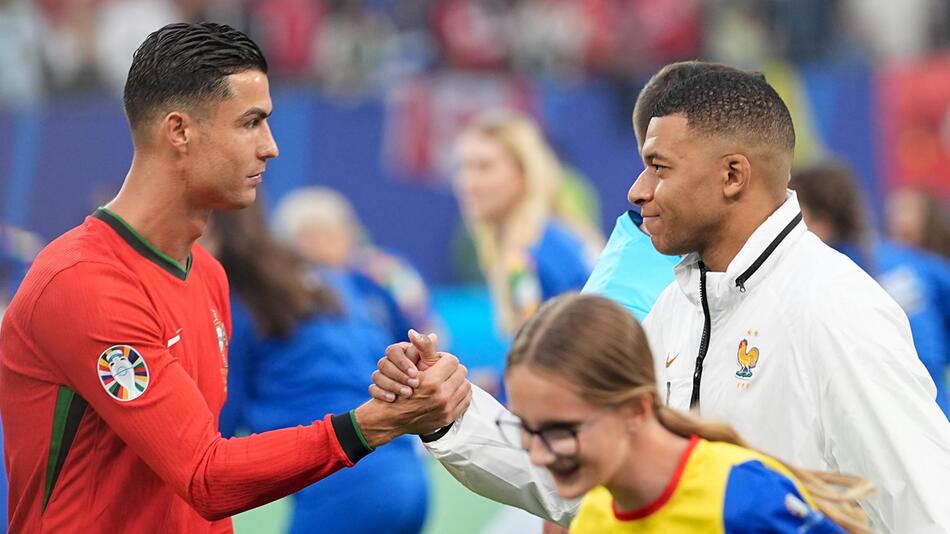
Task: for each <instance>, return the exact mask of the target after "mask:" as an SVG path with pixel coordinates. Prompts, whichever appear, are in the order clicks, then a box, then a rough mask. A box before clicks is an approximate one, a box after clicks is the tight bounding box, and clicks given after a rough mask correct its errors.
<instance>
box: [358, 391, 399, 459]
mask: <svg viewBox="0 0 950 534" xmlns="http://www.w3.org/2000/svg"><path fill="white" fill-rule="evenodd" d="M385 408H386V406H384V405H383V403H381V402H380V401H377V400H370V401H368V402H365V403H363V404H362V405H361V406H360V407H359V408H357V409H355V410H352V411H351V412H350V414H351V416H352V418H353V426H354V428H355V429H356V431H357V433H358V435H359V436H360V437H361V439H362V442H363V443H364V444H365V446H366V447H367V448H369V449H370V450H373V449H376V448H377V447H380V446H381V445H385V444H387V443H389V442H390V441H392V440H394V439H396V438H397V437H399V436H400V435H402V432H400V431H399V429H398V428H396V427H395V426H394V425H393V418H392V415H391V414H387V413H386V410H385Z"/></svg>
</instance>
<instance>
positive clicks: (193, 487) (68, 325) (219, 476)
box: [31, 263, 366, 519]
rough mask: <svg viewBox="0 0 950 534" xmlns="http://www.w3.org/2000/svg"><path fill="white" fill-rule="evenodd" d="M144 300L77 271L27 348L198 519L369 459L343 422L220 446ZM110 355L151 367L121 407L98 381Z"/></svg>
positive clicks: (109, 272) (56, 283)
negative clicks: (118, 350)
mask: <svg viewBox="0 0 950 534" xmlns="http://www.w3.org/2000/svg"><path fill="white" fill-rule="evenodd" d="M142 293H143V288H141V287H140V286H139V285H138V284H137V282H136V281H134V280H131V279H129V278H128V277H127V276H126V275H124V274H123V273H121V272H119V271H118V270H116V269H114V268H112V267H110V266H107V265H104V264H96V263H80V264H78V265H76V266H74V267H71V268H69V269H68V270H66V271H63V272H61V273H59V274H58V275H57V277H56V278H55V279H53V280H52V282H50V284H49V285H48V286H47V287H46V288H45V290H44V292H43V295H42V296H40V297H39V299H38V301H37V303H36V306H35V308H34V312H33V320H32V321H31V324H32V328H33V335H32V339H33V340H34V342H35V343H36V345H37V349H38V350H37V353H38V354H39V355H41V357H43V358H46V359H47V360H48V361H46V362H40V363H41V364H45V365H47V366H49V367H50V369H51V370H52V371H53V372H54V373H57V374H58V375H60V380H61V381H62V382H61V383H63V384H65V385H66V386H67V387H69V388H70V389H72V390H73V391H74V392H75V393H76V394H78V395H79V396H80V397H82V399H84V400H85V401H86V402H88V405H89V407H90V408H91V409H92V410H93V411H94V412H95V415H97V416H98V417H99V418H101V419H102V420H103V421H104V422H105V424H106V425H108V428H109V429H110V430H111V431H113V432H115V433H116V434H117V435H118V436H119V437H120V438H121V439H122V440H123V441H124V442H125V443H126V444H127V445H128V447H129V448H130V449H131V450H133V451H134V452H135V453H136V454H137V455H138V456H139V457H140V458H141V459H142V460H143V461H144V462H145V463H146V464H147V465H148V466H149V467H150V468H151V469H152V470H154V471H155V473H157V474H158V476H159V477H160V478H161V479H162V480H163V481H165V483H167V484H168V485H169V486H170V487H171V488H172V489H173V490H174V491H175V492H176V493H177V494H178V495H179V496H181V497H182V498H183V499H184V500H185V501H186V502H188V503H189V504H190V505H191V506H192V507H193V508H195V510H197V511H198V513H200V514H201V515H202V516H203V517H205V518H207V519H218V518H223V517H226V516H230V515H233V514H235V513H238V512H241V511H243V510H247V509H249V508H252V507H255V506H259V505H261V504H264V503H266V502H269V501H271V500H274V499H277V498H280V497H282V496H285V495H288V494H290V493H293V492H295V491H297V490H299V489H301V488H303V487H304V486H307V485H309V484H311V483H313V482H315V481H317V480H320V479H321V478H323V477H326V476H327V475H330V474H331V473H333V472H335V471H337V470H339V469H341V468H344V467H348V466H351V465H353V463H354V462H355V461H357V460H358V459H359V458H360V457H361V456H363V455H365V454H366V450H365V448H363V446H362V444H361V443H360V440H359V436H358V435H357V431H356V429H355V426H354V423H353V422H352V421H351V419H350V417H349V415H348V414H341V415H337V416H330V415H327V416H326V417H324V418H323V419H322V420H317V421H315V422H314V423H313V424H311V425H309V426H300V427H296V428H287V429H282V430H277V431H273V432H267V433H263V434H259V435H252V436H249V437H245V438H232V439H225V438H222V437H221V435H220V434H219V433H218V429H217V428H216V427H215V417H214V414H213V413H212V411H211V409H210V408H209V406H208V404H207V402H206V400H205V397H204V396H203V395H202V392H201V390H200V388H199V386H198V384H197V383H196V380H195V379H194V378H193V377H192V376H191V375H189V373H188V372H187V371H186V369H185V368H184V366H183V364H182V362H181V361H179V359H178V358H176V357H175V356H174V355H172V353H171V352H170V349H169V348H168V347H167V346H166V342H165V340H164V339H163V337H162V335H161V325H159V324H158V323H157V320H156V319H155V317H154V314H153V313H151V312H150V309H149V300H148V299H147V298H143V297H142ZM186 342H187V341H184V342H182V343H186ZM116 346H120V347H127V349H122V350H126V351H127V353H128V354H129V355H130V356H129V357H131V355H132V354H133V353H134V355H135V358H136V361H138V360H139V359H141V360H143V361H144V362H145V364H146V365H147V373H148V381H147V384H146V386H145V388H144V390H143V391H141V393H139V394H137V395H130V396H129V398H128V399H125V400H121V399H120V397H118V396H116V395H115V394H114V393H111V394H110V391H109V390H108V389H107V387H106V384H105V383H104V382H103V381H102V379H100V376H102V371H101V369H102V367H101V365H102V363H101V359H100V355H101V354H111V350H110V349H113V348H114V347H116ZM107 351H109V352H107ZM198 356H199V357H202V356H203V355H198ZM207 356H208V357H211V358H218V357H219V355H218V354H209V355H207ZM97 361H98V362H100V363H99V366H100V367H99V369H100V371H99V372H98V373H97V371H96V369H97ZM215 378H218V379H219V377H215ZM219 384H220V383H219ZM219 387H220V386H219Z"/></svg>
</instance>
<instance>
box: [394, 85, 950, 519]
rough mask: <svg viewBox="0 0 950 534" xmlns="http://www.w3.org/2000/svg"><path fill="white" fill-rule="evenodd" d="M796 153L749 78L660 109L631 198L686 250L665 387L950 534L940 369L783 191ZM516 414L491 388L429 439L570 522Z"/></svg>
mask: <svg viewBox="0 0 950 534" xmlns="http://www.w3.org/2000/svg"><path fill="white" fill-rule="evenodd" d="M793 147H794V131H793V128H792V122H791V117H790V116H789V113H788V110H787V108H786V107H785V104H784V103H783V102H782V100H781V98H780V97H779V96H778V95H777V94H776V93H775V91H774V90H773V89H772V88H771V87H770V86H769V85H768V84H767V83H765V82H764V81H763V80H761V79H759V78H756V77H754V76H751V75H749V74H746V73H742V72H738V71H719V72H708V73H704V74H700V75H697V76H694V77H692V78H689V79H687V80H684V81H682V82H680V83H679V84H677V85H675V86H673V87H671V88H670V89H669V90H668V91H667V92H666V93H664V94H663V96H662V97H661V98H660V100H659V102H658V103H657V105H656V106H655V107H654V109H653V113H652V119H651V121H650V123H649V128H648V130H647V132H646V136H645V139H644V142H643V147H642V156H643V159H644V162H645V164H646V166H647V170H646V171H644V173H643V174H641V175H640V177H639V178H638V180H637V182H636V183H635V184H634V185H633V187H632V188H631V190H630V192H629V198H630V200H631V202H633V203H635V204H637V205H639V206H640V208H641V212H642V214H643V218H644V229H645V230H646V231H648V232H649V233H650V234H651V239H652V241H653V244H654V246H655V247H656V248H657V250H659V251H660V252H662V253H664V254H669V255H676V254H682V255H684V257H683V259H682V261H681V262H680V263H679V264H678V265H677V266H676V268H675V277H676V280H675V282H674V283H672V284H671V285H670V286H669V287H667V288H666V290H665V291H664V292H663V294H662V295H661V296H660V298H659V300H658V301H657V303H656V305H655V306H654V308H653V309H652V311H651V312H650V314H649V315H648V316H647V317H646V319H645V320H644V328H645V330H646V332H647V335H648V337H649V339H650V343H651V347H652V349H653V353H654V360H655V365H656V371H657V378H658V386H659V389H660V392H661V397H662V398H663V399H664V400H665V401H666V402H667V403H668V404H669V405H671V406H674V407H677V408H681V409H684V410H687V409H693V410H698V411H699V412H700V413H701V414H702V415H703V416H706V417H713V418H719V419H723V420H725V421H727V422H729V423H730V424H732V425H733V426H734V427H735V428H736V429H737V430H738V431H739V432H740V434H741V435H742V436H743V437H745V439H746V440H747V441H748V442H749V443H750V444H751V445H752V446H754V447H757V448H759V449H761V450H763V451H765V452H767V453H769V454H771V455H773V456H776V457H778V458H779V459H782V460H784V461H786V462H789V463H791V464H794V465H797V466H802V467H808V468H814V469H823V470H832V471H842V472H848V473H853V474H857V475H860V476H862V477H864V478H866V479H868V480H870V481H872V482H873V483H874V484H875V485H876V486H877V494H876V495H875V496H874V497H873V498H872V499H870V500H869V501H868V502H867V503H866V506H865V509H866V511H867V512H868V514H869V516H870V517H871V520H872V522H873V523H874V525H875V527H876V528H877V529H878V530H880V531H881V532H892V533H900V534H904V533H908V534H917V533H920V534H927V533H941V534H946V533H948V532H950V425H948V423H947V421H946V419H945V418H944V417H943V416H942V414H941V413H940V411H939V409H938V408H937V405H936V403H935V401H934V397H935V387H934V384H933V381H932V380H931V379H930V377H929V375H928V374H927V372H926V370H925V369H924V367H923V365H922V364H921V362H920V360H919V358H918V357H917V354H916V352H915V350H914V345H913V341H912V338H911V334H910V329H909V326H908V323H907V319H906V316H905V315H904V313H903V312H902V311H901V309H900V308H899V307H898V305H897V304H896V303H895V302H894V301H893V300H892V299H891V298H890V297H889V296H887V294H886V293H885V292H884V291H883V290H882V289H881V288H880V286H878V285H877V283H875V282H874V281H873V280H872V279H871V278H870V277H869V276H868V275H866V274H865V273H864V272H863V271H861V270H860V269H859V268H858V267H857V266H856V265H854V264H853V263H852V262H851V261H850V260H848V259H847V258H846V257H845V256H843V255H841V254H839V253H837V252H835V251H834V250H833V249H831V248H829V247H827V246H826V245H824V244H823V243H822V242H821V241H820V240H818V239H817V238H816V237H815V236H814V235H813V234H811V233H809V232H808V231H807V229H806V228H805V225H804V223H803V222H802V220H801V211H800V208H799V206H798V202H797V199H796V198H795V195H794V193H792V192H790V191H788V190H787V189H786V185H787V183H788V176H789V172H790V167H791V159H792V150H793ZM578 328H583V325H578ZM397 352H398V351H391V354H396V353H397ZM396 359H397V360H398V355H397V358H396ZM394 361H395V360H394ZM397 364H398V365H400V366H403V368H405V366H406V363H405V361H404V360H403V361H398V362H397ZM391 368H392V366H390V369H391ZM394 377H395V376H394ZM503 411H504V408H503V407H501V406H500V405H499V404H498V403H497V402H495V401H494V400H493V399H491V398H490V397H489V396H488V395H487V394H484V392H480V391H479V392H477V393H475V395H474V398H473V403H472V406H471V407H470V408H469V409H468V411H467V412H466V413H465V414H464V415H463V417H462V418H461V419H460V420H459V421H458V422H456V424H454V425H453V426H452V427H450V428H448V429H447V430H446V431H445V432H442V433H440V434H439V435H435V436H430V437H429V438H426V439H425V441H427V444H426V446H427V448H428V449H429V450H430V452H432V453H433V455H435V456H436V457H437V458H438V459H439V460H440V461H442V463H443V464H444V465H445V466H446V468H448V469H449V471H450V472H452V474H453V475H454V476H456V478H458V479H459V480H460V481H462V482H463V483H464V484H466V485H467V486H468V487H470V488H471V489H473V490H475V491H476V492H478V493H480V494H482V495H485V496H487V497H489V498H492V499H495V500H498V501H500V502H505V503H508V504H512V505H514V506H518V507H521V508H524V509H526V510H528V511H530V512H533V513H535V514H538V515H541V516H543V517H547V518H550V519H552V520H554V521H556V522H559V523H561V524H567V523H569V521H570V519H571V517H572V516H573V513H574V510H575V504H574V503H570V502H565V501H563V500H561V499H559V498H558V497H557V494H556V492H555V489H554V485H553V483H552V482H551V480H550V478H549V477H548V476H547V474H546V473H544V472H543V471H540V470H538V469H535V468H533V467H532V466H531V463H530V461H529V459H528V456H527V455H526V454H525V453H523V452H522V451H518V450H515V449H511V448H507V447H505V446H504V443H505V442H504V440H503V439H502V438H501V436H500V435H499V433H498V430H497V428H495V421H496V420H497V418H498V417H499V415H501V413H503Z"/></svg>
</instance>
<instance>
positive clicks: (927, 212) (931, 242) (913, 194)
mask: <svg viewBox="0 0 950 534" xmlns="http://www.w3.org/2000/svg"><path fill="white" fill-rule="evenodd" d="M886 200H887V202H886V205H885V210H884V214H885V216H886V219H887V225H886V226H887V234H888V236H890V238H891V239H893V240H894V241H898V242H900V243H904V244H906V245H909V246H912V247H917V248H922V249H925V250H929V251H931V252H934V253H936V254H940V255H941V256H943V257H944V258H947V259H948V260H950V212H948V211H947V208H946V205H945V204H941V202H940V197H939V196H938V195H935V194H933V193H932V192H929V191H926V190H925V189H922V188H919V187H916V186H904V187H900V188H898V189H896V190H894V191H891V192H890V194H888V195H887V199H886Z"/></svg>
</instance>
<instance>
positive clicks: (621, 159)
mask: <svg viewBox="0 0 950 534" xmlns="http://www.w3.org/2000/svg"><path fill="white" fill-rule="evenodd" d="M182 19H184V20H216V21H223V22H229V23H231V24H233V25H235V26H237V27H240V28H243V29H245V30H247V31H249V33H250V34H251V35H252V36H253V37H254V38H255V39H257V40H258V42H259V43H260V44H261V45H262V48H263V49H264V51H265V53H266V54H267V57H268V59H269V61H270V63H271V78H272V87H273V89H272V94H273V98H274V105H275V113H274V116H273V118H272V128H273V131H274V135H275V137H276V139H277V141H278V143H279V146H280V150H281V155H280V157H279V158H278V159H277V160H275V161H273V162H271V163H270V164H269V166H268V172H267V175H266V177H265V183H264V191H265V195H266V196H265V199H266V202H267V203H268V205H273V204H274V203H275V202H276V201H278V200H279V199H280V198H281V197H282V196H283V195H284V194H286V193H287V192H288V191H290V190H292V189H294V188H295V187H299V186H302V185H308V184H314V183H317V184H323V185H329V186H331V187H334V188H336V189H338V190H340V191H341V192H343V193H344V194H345V195H346V196H347V197H348V198H349V199H350V200H351V201H352V202H353V204H354V206H355V208H356V210H357V212H358V213H359V215H360V217H361V219H362V220H363V221H364V222H365V224H366V226H367V230H368V232H369V234H370V235H371V236H372V239H373V241H374V242H376V243H377V244H379V245H382V246H383V247H385V248H386V249H389V250H393V251H396V252H398V253H400V254H402V255H403V256H405V257H407V258H408V259H410V260H411V261H412V262H413V263H414V264H415V266H416V267H417V268H418V269H419V270H420V271H421V272H422V274H423V275H424V276H425V278H426V280H427V281H428V282H429V283H430V285H431V286H432V289H433V296H434V301H435V306H436V309H437V310H438V312H439V313H440V314H441V316H442V318H443V320H444V322H445V324H446V325H447V327H448V329H449V331H450V332H451V339H452V346H451V347H449V348H450V349H451V350H453V351H455V352H457V353H459V354H461V355H462V356H463V357H464V358H465V362H466V363H467V364H468V365H469V366H470V367H480V366H486V367H497V366H498V365H499V364H500V361H501V358H503V352H504V340H503V339H500V338H499V337H498V336H486V335H485V333H486V332H490V331H492V325H491V318H490V306H489V303H488V298H487V295H486V294H485V291H484V289H483V288H482V287H481V286H480V285H479V284H478V283H471V281H470V280H468V278H467V273H469V272H470V271H471V269H464V262H465V261H466V260H465V258H464V257H459V255H458V254H457V252H456V250H457V247H456V246H455V243H456V242H457V236H458V235H459V233H460V232H461V221H460V217H459V213H458V208H457V205H456V202H455V200H454V198H453V195H452V191H451V187H450V185H449V183H448V176H449V175H450V172H451V161H450V159H449V158H448V155H449V153H450V149H451V139H452V138H453V137H454V133H455V132H457V131H458V128H459V126H460V125H461V124H462V123H463V122H464V121H465V120H466V119H467V118H468V117H470V116H471V115H472V114H474V113H476V112H477V111H479V110H481V109H485V108H489V107H497V106H506V107H515V108H519V109H522V110H524V111H527V112H528V113H530V114H532V115H533V116H535V117H536V118H537V119H538V120H539V121H540V123H541V124H542V125H543V127H544V129H545V133H546V134H547V136H548V138H549V139H550V141H551V142H552V144H553V145H554V146H555V147H556V148H557V150H558V152H559V155H560V156H561V157H562V159H563V160H564V162H565V163H567V164H569V165H571V166H572V167H573V168H575V169H576V170H577V171H578V172H579V173H580V174H581V175H583V176H584V177H586V178H587V179H588V180H589V181H590V183H591V184H592V185H593V186H594V188H595V190H596V192H597V198H598V200H599V202H600V217H601V221H602V226H603V229H604V230H605V232H606V231H607V230H609V228H610V227H611V226H612V222H613V220H614V219H615V218H616V216H617V215H618V214H619V213H620V212H621V211H623V210H625V209H627V205H626V202H625V193H626V190H627V188H628V187H629V185H630V183H631V182H632V180H633V178H634V177H635V176H636V175H637V173H639V171H640V169H641V168H642V164H641V163H640V161H639V158H638V157H637V154H636V148H635V142H634V138H633V135H632V131H631V126H630V111H631V109H632V105H633V101H634V99H635V96H636V93H637V91H638V89H639V87H640V85H642V83H643V82H644V81H645V80H646V79H647V78H648V77H649V76H650V75H651V74H652V73H653V72H655V70H656V69H657V68H658V67H659V66H661V65H662V64H664V63H666V62H669V61H675V60H683V59H695V58H700V59H705V60H717V61H723V62H727V63H730V64H735V65H739V66H745V67H750V68H757V69H761V70H763V71H764V72H765V74H766V76H767V78H768V79H769V80H770V82H771V83H772V84H773V85H774V86H775V87H776V88H777V89H778V90H779V92H780V93H781V94H782V95H783V97H784V98H785V99H786V101H787V102H788V103H789V106H790V108H791V110H792V113H793V117H794V119H795V122H796V129H797V132H798V135H799V144H798V148H797V154H796V160H797V161H796V163H797V164H805V163H808V162H810V161H815V160H817V159H819V158H821V157H824V156H828V155H834V156H837V157H839V158H842V159H843V160H844V161H846V162H847V163H849V164H850V165H851V166H852V167H853V168H854V169H855V170H856V171H857V173H858V175H859V177H860V179H861V181H862V183H863V185H864V187H865V190H866V192H867V194H868V197H869V199H870V200H871V202H872V204H873V205H874V206H876V207H877V208H880V207H881V206H882V204H883V201H884V198H885V196H886V195H887V193H888V192H889V191H891V190H893V189H894V188H896V187H897V186H899V185H901V184H916V185H922V186H925V187H927V188H928V189H930V190H931V191H933V192H934V194H936V195H938V196H940V197H942V198H943V199H944V200H945V201H946V200H950V49H948V43H950V1H947V0H908V1H903V2H890V1H888V0H838V1H832V0H828V1H823V0H800V1H792V0H761V1H753V0H706V1H700V0H443V1H430V2H427V1H423V0H404V1H398V0H372V1H371V0H365V1H362V2H361V1H320V0H243V1H241V0H175V1H170V0H37V1H35V2H34V1H27V0H0V66H2V68H3V73H4V74H3V75H2V76H0V141H2V142H0V221H2V222H4V223H7V224H12V225H16V226H20V227H22V228H25V229H28V230H31V231H34V232H37V233H38V234H40V235H41V236H42V237H43V238H45V239H50V238H52V237H55V236H56V235H58V234H59V233H61V232H63V231H64V230H66V229H67V228H69V227H71V226H73V225H75V224H77V223H78V222H79V221H80V220H81V219H82V217H83V216H84V215H86V214H88V213H89V212H90V211H91V210H92V209H93V208H94V207H95V206H97V205H98V204H100V203H103V202H105V201H107V200H108V199H109V198H111V196H112V195H113V194H114V193H115V192H116V191H117V189H118V186H119V185H120V184H121V182H122V179H123V178H124V174H125V172H126V170H127V169H128V165H129V163H130V161H131V154H132V147H131V142H130V140H129V136H128V133H127V126H126V123H125V119H124V117H123V115H122V110H121V104H120V100H119V98H118V95H119V94H120V90H121V84H122V82H123V81H124V79H123V76H124V72H125V71H126V70H127V68H128V62H129V61H130V59H129V58H130V54H131V51H132V50H133V49H134V47H135V46H136V45H137V44H138V43H139V42H140V41H141V40H142V39H143V38H144V36H145V35H146V34H147V33H148V32H149V31H150V30H152V29H155V28H157V27H159V26H161V25H162V24H164V23H166V22H171V21H175V20H182ZM877 222H879V221H877ZM431 467H433V469H431V472H432V476H433V480H434V486H433V490H434V491H433V503H432V504H433V507H432V510H433V511H432V513H431V514H430V519H429V523H428V524H429V527H428V532H430V533H442V532H453V533H464V532H479V531H481V530H482V528H483V527H484V526H485V525H486V524H487V523H489V522H490V521H491V519H492V517H493V516H494V514H497V513H498V511H499V510H500V507H499V506H497V505H495V504H492V503H489V502H488V501H485V500H484V499H480V498H478V497H476V496H473V495H471V494H469V493H468V492H467V491H466V490H465V489H463V488H462V487H461V486H459V485H458V484H456V483H455V482H454V481H453V480H451V479H449V478H448V477H447V475H445V473H444V472H443V471H442V470H441V469H437V468H436V467H437V466H431ZM287 506H288V504H287V502H286V501H281V502H278V503H275V504H273V505H270V506H268V507H265V508H263V509H260V510H256V511H253V512H250V513H248V514H244V515H242V516H240V517H239V518H238V519H237V522H236V524H237V527H238V532H260V533H267V532H280V531H281V526H280V525H281V522H282V521H283V518H284V516H285V514H286V510H287Z"/></svg>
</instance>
